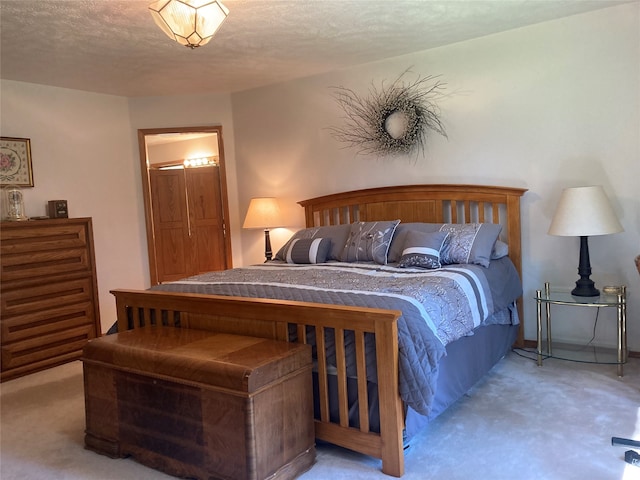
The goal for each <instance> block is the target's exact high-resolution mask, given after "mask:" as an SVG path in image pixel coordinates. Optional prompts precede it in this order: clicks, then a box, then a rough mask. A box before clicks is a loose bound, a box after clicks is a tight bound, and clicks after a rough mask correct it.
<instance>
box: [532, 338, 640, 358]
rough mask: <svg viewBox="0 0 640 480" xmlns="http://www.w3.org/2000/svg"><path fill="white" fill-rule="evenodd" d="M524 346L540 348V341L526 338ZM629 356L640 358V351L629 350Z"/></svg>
mask: <svg viewBox="0 0 640 480" xmlns="http://www.w3.org/2000/svg"><path fill="white" fill-rule="evenodd" d="M524 347H525V348H534V349H535V348H538V342H536V341H535V340H525V341H524ZM629 357H630V358H640V352H635V351H633V350H629Z"/></svg>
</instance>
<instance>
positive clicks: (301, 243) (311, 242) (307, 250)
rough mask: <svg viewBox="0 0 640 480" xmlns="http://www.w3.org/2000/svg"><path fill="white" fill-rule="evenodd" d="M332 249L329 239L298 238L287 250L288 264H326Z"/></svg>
mask: <svg viewBox="0 0 640 480" xmlns="http://www.w3.org/2000/svg"><path fill="white" fill-rule="evenodd" d="M330 249H331V240H330V239H328V238H296V239H294V240H293V241H292V242H291V244H290V245H289V248H288V249H287V254H286V260H287V263H324V262H326V261H327V255H329V250H330Z"/></svg>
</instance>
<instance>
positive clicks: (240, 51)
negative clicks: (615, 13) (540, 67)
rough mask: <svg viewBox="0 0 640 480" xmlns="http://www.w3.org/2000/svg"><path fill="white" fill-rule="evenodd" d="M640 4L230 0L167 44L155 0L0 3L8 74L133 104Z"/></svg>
mask: <svg viewBox="0 0 640 480" xmlns="http://www.w3.org/2000/svg"><path fill="white" fill-rule="evenodd" d="M637 1H638V0H620V1H618V0H444V1H440V0H223V3H224V4H225V5H226V6H227V7H228V8H229V10H230V14H229V17H228V18H227V20H226V22H225V23H224V24H223V25H222V27H221V28H220V30H219V31H218V33H217V34H216V36H215V37H214V38H213V40H212V41H211V42H210V43H209V44H207V45H205V46H203V47H200V48H197V49H194V50H190V49H188V48H186V47H183V46H181V45H178V44H177V43H175V42H174V41H172V40H170V39H169V38H168V37H167V36H166V35H165V34H164V33H163V32H162V31H161V30H160V29H159V28H158V27H157V26H156V25H155V23H154V22H153V19H152V18H151V15H150V14H149V12H148V9H147V7H148V5H149V4H150V3H151V1H150V0H142V1H140V0H0V49H1V50H0V77H1V78H3V79H10V80H19V81H24V82H30V83H37V84H45V85H52V86H59V87H66V88H73V89H78V90H86V91H91V92H99V93H107V94H113V95H122V96H127V97H134V96H147V95H172V94H182V93H207V92H234V91H240V90H246V89H250V88H255V87H259V86H263V85H268V84H272V83H278V82H282V81H286V80H291V79H295V78H301V77H306V76H309V75H315V74H319V73H323V72H327V71H331V70H336V69H340V68H344V67H348V66H351V65H356V64H362V63H367V62H372V61H376V60H382V59H385V58H389V57H395V56H398V55H403V54H407V53H411V52H416V51H421V50H426V49H429V48H433V47H437V46H442V45H446V44H450V43H454V42H459V41H462V40H468V39H470V38H476V37H480V36H484V35H488V34H492V33H497V32H501V31H505V30H509V29H513V28H518V27H521V26H525V25H531V24H534V23H539V22H543V21H547V20H551V19H556V18H561V17H565V16H568V15H574V14H577V13H582V12H587V11H591V10H596V9H600V8H605V7H610V6H614V5H617V4H621V3H630V2H637Z"/></svg>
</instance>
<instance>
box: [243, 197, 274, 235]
mask: <svg viewBox="0 0 640 480" xmlns="http://www.w3.org/2000/svg"><path fill="white" fill-rule="evenodd" d="M283 226H284V220H283V218H282V214H281V212H280V206H279V205H278V200H277V199H275V198H273V197H263V198H252V199H251V202H250V203H249V209H248V210H247V216H246V217H245V219H244V224H243V225H242V228H265V229H268V228H276V227H283Z"/></svg>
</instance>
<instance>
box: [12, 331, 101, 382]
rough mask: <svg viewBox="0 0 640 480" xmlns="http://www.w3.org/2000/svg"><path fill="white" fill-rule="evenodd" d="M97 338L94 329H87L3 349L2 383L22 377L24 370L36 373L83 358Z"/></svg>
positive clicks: (33, 339)
mask: <svg viewBox="0 0 640 480" xmlns="http://www.w3.org/2000/svg"><path fill="white" fill-rule="evenodd" d="M94 337H95V332H94V329H93V327H91V326H84V327H78V328H73V329H70V330H65V331H62V332H57V333H53V334H50V335H43V336H41V337H37V338H31V339H29V340H24V341H22V342H15V343H11V344H7V345H3V346H2V379H3V380H5V379H7V378H12V377H14V376H19V375H20V374H21V372H20V371H21V369H22V368H27V367H28V370H29V371H36V370H41V369H43V368H47V367H48V366H53V365H57V364H59V363H63V362H65V361H69V360H73V359H74V358H80V357H81V355H82V348H83V347H84V345H85V344H86V343H87V341H88V340H89V339H90V338H94ZM12 370H13V372H12Z"/></svg>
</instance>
